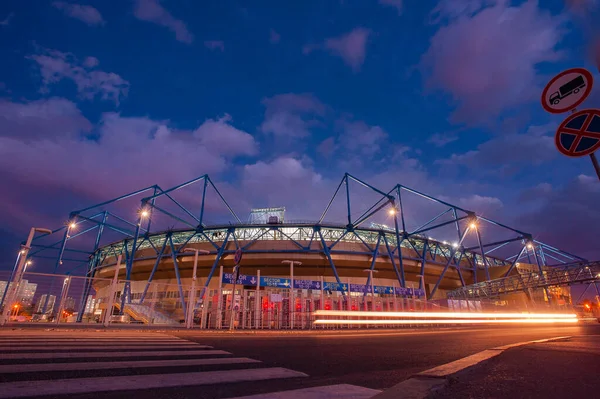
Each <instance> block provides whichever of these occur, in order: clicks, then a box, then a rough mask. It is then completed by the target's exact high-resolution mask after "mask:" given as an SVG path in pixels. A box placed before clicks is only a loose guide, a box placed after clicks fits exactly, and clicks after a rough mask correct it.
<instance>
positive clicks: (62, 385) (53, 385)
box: [0, 367, 308, 398]
mask: <svg viewBox="0 0 600 399" xmlns="http://www.w3.org/2000/svg"><path fill="white" fill-rule="evenodd" d="M293 377H308V376H307V375H306V374H304V373H300V372H298V371H294V370H289V369H285V368H281V367H272V368H259V369H242V370H221V371H204V372H196V373H180V374H150V375H128V376H113V377H94V378H74V379H61V380H40V381H18V382H7V383H1V384H0V398H22V397H27V396H49V395H67V394H76V393H89V392H107V391H126V390H135V389H153V388H170V387H181V386H194V385H207V384H221V383H233V382H242V381H260V380H269V379H275V378H293Z"/></svg>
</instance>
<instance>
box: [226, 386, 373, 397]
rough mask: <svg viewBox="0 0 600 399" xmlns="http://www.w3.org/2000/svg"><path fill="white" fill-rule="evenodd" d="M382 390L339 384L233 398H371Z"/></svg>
mask: <svg viewBox="0 0 600 399" xmlns="http://www.w3.org/2000/svg"><path fill="white" fill-rule="evenodd" d="M380 392H381V391H379V390H377V389H370V388H364V387H359V386H357V385H349V384H339V385H327V386H323V387H313V388H304V389H295V390H291V391H281V392H272V393H261V394H258V395H250V396H240V397H237V398H232V399H369V398H372V397H373V396H375V395H377V394H378V393H380Z"/></svg>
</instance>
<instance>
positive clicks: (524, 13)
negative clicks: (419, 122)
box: [420, 0, 565, 125]
mask: <svg viewBox="0 0 600 399" xmlns="http://www.w3.org/2000/svg"><path fill="white" fill-rule="evenodd" d="M440 10H441V11H440ZM436 12H437V16H438V18H437V22H440V21H443V22H441V23H442V24H441V26H440V28H439V29H438V31H437V32H436V33H435V34H434V35H433V37H432V38H431V41H430V46H429V49H428V50H427V52H426V53H425V54H424V55H423V56H422V58H421V63H420V67H421V70H422V73H423V75H424V77H425V83H426V88H427V89H429V90H438V89H439V90H442V91H444V92H446V93H448V94H449V95H450V96H452V98H453V100H454V102H455V103H456V106H457V108H456V110H455V112H454V114H453V115H452V119H453V121H455V122H461V123H467V124H471V125H477V124H485V123H489V121H490V120H493V119H492V118H494V117H497V116H499V115H500V114H502V113H503V112H505V111H506V110H511V109H516V108H517V107H518V106H520V105H522V104H525V103H529V102H533V101H537V100H539V93H540V91H541V83H542V82H541V81H540V78H539V77H538V73H537V67H538V65H539V64H541V63H544V62H554V61H558V60H560V59H561V58H562V56H563V54H562V53H561V52H560V51H558V50H557V49H556V46H557V44H558V43H559V41H560V40H561V38H562V34H563V29H562V27H563V24H564V22H565V18H563V17H561V16H553V15H551V14H550V12H548V11H544V10H542V9H540V8H539V7H538V4H537V1H533V0H530V1H527V2H525V3H523V4H521V5H520V6H510V2H508V1H501V0H497V1H462V2H461V1H459V2H450V1H443V2H441V3H440V5H439V6H438V8H437V9H436Z"/></svg>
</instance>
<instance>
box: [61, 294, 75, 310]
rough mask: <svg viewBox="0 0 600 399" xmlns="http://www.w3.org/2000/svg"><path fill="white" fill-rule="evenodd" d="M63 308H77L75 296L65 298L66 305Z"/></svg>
mask: <svg viewBox="0 0 600 399" xmlns="http://www.w3.org/2000/svg"><path fill="white" fill-rule="evenodd" d="M63 309H65V310H66V309H75V298H71V297H67V299H65V306H64V308H63Z"/></svg>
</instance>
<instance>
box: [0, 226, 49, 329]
mask: <svg viewBox="0 0 600 399" xmlns="http://www.w3.org/2000/svg"><path fill="white" fill-rule="evenodd" d="M36 232H37V233H43V234H46V235H49V234H52V230H49V229H44V228H41V227H32V228H31V230H30V231H29V235H28V236H27V241H26V242H25V245H23V246H22V247H21V251H20V252H19V262H18V263H17V267H16V269H15V274H14V277H13V281H12V284H11V282H10V281H9V282H8V285H7V292H8V294H7V295H6V301H5V302H4V303H5V304H11V303H13V302H14V300H15V296H16V295H17V292H18V291H19V285H20V283H21V279H22V278H23V273H24V272H25V266H26V262H27V254H28V253H29V250H30V249H31V242H32V241H33V237H34V236H35V233H36ZM10 312H11V308H10V305H5V306H4V309H3V310H2V315H1V316H0V325H4V324H6V322H7V321H8V320H9V319H10Z"/></svg>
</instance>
